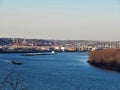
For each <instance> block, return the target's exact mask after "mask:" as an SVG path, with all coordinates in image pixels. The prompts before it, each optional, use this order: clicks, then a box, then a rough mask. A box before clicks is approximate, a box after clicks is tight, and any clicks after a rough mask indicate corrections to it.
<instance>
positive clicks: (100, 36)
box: [0, 0, 120, 40]
mask: <svg viewBox="0 0 120 90" xmlns="http://www.w3.org/2000/svg"><path fill="white" fill-rule="evenodd" d="M0 37H13V38H15V37H17V38H18V37H20V38H39V39H40V38H41V39H56V40H120V38H119V37H120V1H119V0H0Z"/></svg>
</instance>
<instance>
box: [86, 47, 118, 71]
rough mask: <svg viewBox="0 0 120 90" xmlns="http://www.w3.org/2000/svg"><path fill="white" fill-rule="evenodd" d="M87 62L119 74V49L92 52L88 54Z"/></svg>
mask: <svg viewBox="0 0 120 90" xmlns="http://www.w3.org/2000/svg"><path fill="white" fill-rule="evenodd" d="M88 62H89V63H90V64H91V65H94V66H96V67H99V68H103V69H109V70H114V71H119V72H120V49H104V50H95V51H92V52H90V53H89V60H88Z"/></svg>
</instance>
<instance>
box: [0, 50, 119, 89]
mask: <svg viewBox="0 0 120 90" xmlns="http://www.w3.org/2000/svg"><path fill="white" fill-rule="evenodd" d="M12 60H16V61H18V62H22V63H23V65H14V64H12V63H11V61H12ZM87 60H88V53H87V52H72V53H71V52H69V53H66V52H64V53H57V54H55V55H39V56H21V55H19V54H0V66H1V68H0V80H1V81H2V80H3V77H5V76H6V75H7V74H8V72H9V71H10V70H11V69H12V68H15V70H16V72H15V74H16V73H19V74H20V75H21V78H22V79H24V80H25V81H24V82H23V84H22V86H21V87H25V88H26V89H27V90H120V73H119V72H115V71H109V70H104V69H99V68H96V67H94V66H91V65H90V64H89V63H88V62H87ZM8 90H10V89H8Z"/></svg>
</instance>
